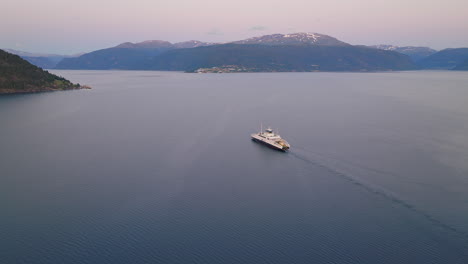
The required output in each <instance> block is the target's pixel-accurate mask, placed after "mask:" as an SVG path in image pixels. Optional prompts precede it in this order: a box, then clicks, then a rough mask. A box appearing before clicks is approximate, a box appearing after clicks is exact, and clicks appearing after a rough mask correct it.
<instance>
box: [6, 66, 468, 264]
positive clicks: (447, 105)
mask: <svg viewBox="0 0 468 264" xmlns="http://www.w3.org/2000/svg"><path fill="white" fill-rule="evenodd" d="M55 73H58V74H60V75H63V76H64V77H67V78H69V79H71V80H72V81H74V82H79V83H82V84H88V85H91V86H92V87H93V88H94V89H92V90H80V91H67V92H53V93H42V94H29V95H14V96H3V97H0V124H1V137H0V211H1V215H0V216H1V218H0V263H2V264H3V263H5V264H10V263H12V264H13V263H15V264H16V263H27V264H29V263H112V264H116V263H256V264H257V263H340V264H342V263H369V264H374V263H424V264H427V263H452V264H456V263H462V264H466V263H468V191H467V190H468V88H467V87H468V86H467V84H468V74H466V73H457V72H455V73H454V72H403V73H362V74H360V73H359V74H355V73H267V74H260V73H259V74H257V73H255V74H253V73H252V74H184V73H171V72H125V71H56V72H55ZM260 122H263V124H264V125H271V126H272V127H273V128H279V130H280V133H281V134H282V136H283V137H284V138H285V139H286V140H288V141H289V142H290V143H291V145H292V148H291V151H290V152H289V153H281V152H276V151H274V150H271V149H269V148H266V147H264V146H261V145H258V144H256V143H254V142H252V141H251V140H250V139H249V134H250V133H252V132H255V131H257V130H258V127H259V124H260Z"/></svg>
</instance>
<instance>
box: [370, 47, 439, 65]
mask: <svg viewBox="0 0 468 264" xmlns="http://www.w3.org/2000/svg"><path fill="white" fill-rule="evenodd" d="M369 47H371V48H376V49H382V50H391V51H396V52H399V53H402V54H405V55H408V56H410V58H411V59H412V60H413V61H414V62H418V61H420V60H422V59H424V58H426V57H429V56H430V55H432V54H434V53H436V52H437V51H436V50H434V49H431V48H429V47H413V46H406V47H399V46H393V45H373V46H369Z"/></svg>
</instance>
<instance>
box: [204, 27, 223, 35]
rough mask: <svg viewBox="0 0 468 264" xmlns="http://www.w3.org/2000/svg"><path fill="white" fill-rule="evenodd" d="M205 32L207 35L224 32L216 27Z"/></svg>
mask: <svg viewBox="0 0 468 264" xmlns="http://www.w3.org/2000/svg"><path fill="white" fill-rule="evenodd" d="M206 34H207V35H216V36H219V35H224V33H223V32H222V31H221V30H219V29H217V28H213V29H211V30H210V31H208V32H207V33H206Z"/></svg>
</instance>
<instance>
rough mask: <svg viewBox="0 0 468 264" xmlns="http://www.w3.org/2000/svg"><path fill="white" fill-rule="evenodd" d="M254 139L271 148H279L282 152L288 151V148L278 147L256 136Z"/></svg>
mask: <svg viewBox="0 0 468 264" xmlns="http://www.w3.org/2000/svg"><path fill="white" fill-rule="evenodd" d="M252 140H253V141H255V142H257V143H260V144H263V145H265V146H267V147H269V148H271V149H274V150H278V151H281V152H286V151H287V149H283V148H279V147H276V146H274V145H271V144H269V143H268V142H265V141H262V140H259V139H256V138H254V137H252Z"/></svg>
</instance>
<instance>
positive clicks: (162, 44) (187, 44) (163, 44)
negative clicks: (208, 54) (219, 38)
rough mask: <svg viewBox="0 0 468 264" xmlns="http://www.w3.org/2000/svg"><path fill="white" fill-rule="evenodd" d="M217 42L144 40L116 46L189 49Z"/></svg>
mask: <svg viewBox="0 0 468 264" xmlns="http://www.w3.org/2000/svg"><path fill="white" fill-rule="evenodd" d="M216 44H217V43H210V42H202V41H198V40H189V41H184V42H178V43H174V44H173V43H171V42H169V41H164V40H146V41H143V42H137V43H132V42H125V43H122V44H119V45H117V46H115V48H127V49H161V48H162V49H187V48H196V47H202V46H211V45H216Z"/></svg>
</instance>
